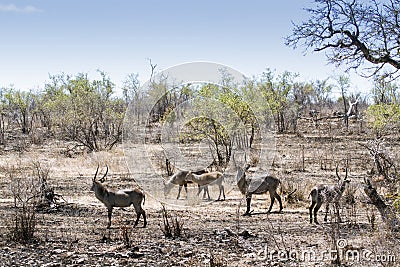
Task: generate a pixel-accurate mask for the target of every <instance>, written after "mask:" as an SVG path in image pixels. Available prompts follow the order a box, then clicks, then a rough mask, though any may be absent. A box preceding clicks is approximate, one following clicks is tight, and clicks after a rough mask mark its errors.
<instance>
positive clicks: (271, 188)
mask: <svg viewBox="0 0 400 267" xmlns="http://www.w3.org/2000/svg"><path fill="white" fill-rule="evenodd" d="M235 165H236V163H235ZM236 168H237V174H236V183H237V185H238V187H239V190H240V192H241V193H242V194H243V195H245V196H246V204H247V207H246V213H245V214H243V215H251V212H250V204H251V197H252V195H253V194H256V195H259V194H264V193H267V192H269V196H270V198H271V205H270V206H269V209H268V211H267V212H268V213H269V212H271V209H272V206H273V205H274V202H275V198H276V199H277V200H278V202H279V212H281V211H282V208H283V207H282V200H281V197H280V196H279V195H278V193H277V192H276V190H277V189H278V186H279V185H280V183H281V182H280V180H279V179H277V178H275V177H273V176H269V175H262V176H258V177H251V178H246V171H247V170H248V169H249V168H250V165H249V164H246V165H245V167H244V168H241V167H239V166H236Z"/></svg>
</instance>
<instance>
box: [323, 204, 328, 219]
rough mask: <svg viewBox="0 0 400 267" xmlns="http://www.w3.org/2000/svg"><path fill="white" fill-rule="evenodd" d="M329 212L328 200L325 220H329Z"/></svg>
mask: <svg viewBox="0 0 400 267" xmlns="http://www.w3.org/2000/svg"><path fill="white" fill-rule="evenodd" d="M328 212H329V202H326V212H325V218H324V221H325V222H326V221H328Z"/></svg>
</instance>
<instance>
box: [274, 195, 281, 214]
mask: <svg viewBox="0 0 400 267" xmlns="http://www.w3.org/2000/svg"><path fill="white" fill-rule="evenodd" d="M275 198H276V199H277V200H278V202H279V212H281V211H282V209H283V207H282V199H281V196H280V195H278V193H277V192H276V191H275Z"/></svg>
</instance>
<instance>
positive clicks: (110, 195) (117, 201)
mask: <svg viewBox="0 0 400 267" xmlns="http://www.w3.org/2000/svg"><path fill="white" fill-rule="evenodd" d="M98 171H99V166H97V170H96V174H95V175H94V178H93V184H92V188H91V190H92V191H94V193H95V195H96V198H97V199H98V200H100V201H101V202H102V203H103V204H104V205H105V206H106V207H107V210H108V225H107V228H110V227H111V215H112V211H113V208H114V207H121V208H123V207H129V206H130V205H133V207H134V208H135V211H136V215H137V217H136V221H135V225H134V226H136V225H137V224H138V222H139V218H140V215H143V227H146V225H147V221H146V213H145V211H144V210H143V208H142V202H143V204H144V202H145V195H144V193H143V192H142V191H141V190H139V189H138V188H135V189H122V190H118V191H114V190H112V189H109V188H106V187H105V186H104V185H103V184H102V183H103V182H104V181H105V177H106V175H107V173H108V166H107V170H106V173H105V174H104V176H103V177H102V178H101V179H100V180H98V181H97V180H96V177H97V173H98Z"/></svg>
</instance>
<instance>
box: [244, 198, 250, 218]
mask: <svg viewBox="0 0 400 267" xmlns="http://www.w3.org/2000/svg"><path fill="white" fill-rule="evenodd" d="M250 204H251V195H249V196H246V212H245V214H243V215H250Z"/></svg>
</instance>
